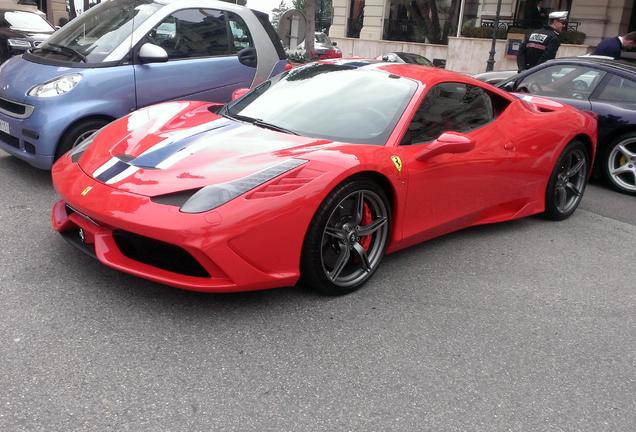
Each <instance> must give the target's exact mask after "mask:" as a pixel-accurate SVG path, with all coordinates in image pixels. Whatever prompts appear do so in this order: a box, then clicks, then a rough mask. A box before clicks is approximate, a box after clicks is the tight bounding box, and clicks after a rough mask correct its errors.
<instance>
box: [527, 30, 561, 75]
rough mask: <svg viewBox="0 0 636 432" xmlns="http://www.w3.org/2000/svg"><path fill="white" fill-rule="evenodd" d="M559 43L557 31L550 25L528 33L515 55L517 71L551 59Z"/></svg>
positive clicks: (554, 55)
mask: <svg viewBox="0 0 636 432" xmlns="http://www.w3.org/2000/svg"><path fill="white" fill-rule="evenodd" d="M560 44H561V43H560V42H559V33H557V32H556V31H555V30H554V29H553V28H552V27H550V26H547V25H546V26H543V27H542V28H540V29H538V30H535V31H533V32H532V33H530V35H529V36H528V37H527V38H526V39H525V40H524V41H523V42H522V43H521V46H520V47H519V54H518V55H517V66H518V67H519V72H521V71H523V70H526V69H529V68H531V67H533V66H536V65H538V64H539V63H543V62H545V61H548V60H552V59H553V58H554V57H556V53H557V50H558V49H559V45H560Z"/></svg>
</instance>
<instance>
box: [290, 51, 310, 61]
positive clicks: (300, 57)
mask: <svg viewBox="0 0 636 432" xmlns="http://www.w3.org/2000/svg"><path fill="white" fill-rule="evenodd" d="M286 54H287V59H288V60H289V61H290V62H293V63H307V62H308V61H310V60H311V59H310V58H309V57H308V56H307V53H306V52H305V50H304V49H298V48H297V49H295V50H287V51H286Z"/></svg>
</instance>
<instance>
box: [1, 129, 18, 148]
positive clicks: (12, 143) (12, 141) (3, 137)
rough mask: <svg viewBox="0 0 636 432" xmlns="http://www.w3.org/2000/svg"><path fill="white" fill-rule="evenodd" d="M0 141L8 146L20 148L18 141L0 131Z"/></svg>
mask: <svg viewBox="0 0 636 432" xmlns="http://www.w3.org/2000/svg"><path fill="white" fill-rule="evenodd" d="M0 140H2V141H4V142H5V143H7V144H9V145H10V146H11V147H15V148H20V140H19V139H17V138H16V137H14V136H11V135H9V134H8V133H6V132H3V131H0Z"/></svg>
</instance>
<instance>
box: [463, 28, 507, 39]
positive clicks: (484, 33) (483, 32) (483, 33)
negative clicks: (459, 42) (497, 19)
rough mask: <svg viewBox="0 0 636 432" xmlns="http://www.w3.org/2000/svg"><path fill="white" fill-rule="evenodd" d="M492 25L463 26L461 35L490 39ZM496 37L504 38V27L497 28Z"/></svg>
mask: <svg viewBox="0 0 636 432" xmlns="http://www.w3.org/2000/svg"><path fill="white" fill-rule="evenodd" d="M492 31H493V28H492V27H464V28H463V29H462V36H464V37H472V38H482V39H492ZM497 39H506V29H505V28H501V27H500V28H498V29H497Z"/></svg>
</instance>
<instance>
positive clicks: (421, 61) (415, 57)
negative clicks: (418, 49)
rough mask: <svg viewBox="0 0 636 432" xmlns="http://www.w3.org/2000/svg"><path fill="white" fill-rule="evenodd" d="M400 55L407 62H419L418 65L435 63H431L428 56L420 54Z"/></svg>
mask: <svg viewBox="0 0 636 432" xmlns="http://www.w3.org/2000/svg"><path fill="white" fill-rule="evenodd" d="M400 57H402V59H403V60H404V61H405V62H406V63H412V64H418V65H423V66H432V65H433V63H431V62H430V61H429V60H428V59H427V58H426V57H422V56H421V55H418V54H412V53H401V54H400Z"/></svg>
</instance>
